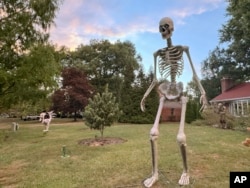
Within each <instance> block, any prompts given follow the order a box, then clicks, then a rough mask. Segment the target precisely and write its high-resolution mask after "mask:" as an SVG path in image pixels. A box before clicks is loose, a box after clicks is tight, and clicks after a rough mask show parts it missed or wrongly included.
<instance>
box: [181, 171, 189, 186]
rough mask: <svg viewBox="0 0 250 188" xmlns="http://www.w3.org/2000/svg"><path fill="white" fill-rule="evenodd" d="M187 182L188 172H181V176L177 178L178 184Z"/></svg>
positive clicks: (186, 183)
mask: <svg viewBox="0 0 250 188" xmlns="http://www.w3.org/2000/svg"><path fill="white" fill-rule="evenodd" d="M188 184H189V175H188V173H185V172H183V173H182V175H181V178H180V179H179V185H188Z"/></svg>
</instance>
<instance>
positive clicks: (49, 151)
mask: <svg viewBox="0 0 250 188" xmlns="http://www.w3.org/2000/svg"><path fill="white" fill-rule="evenodd" d="M11 121H12V120H8V121H3V120H2V119H0V187H3V188H4V187H6V188H7V187H8V188H9V187H11V188H16V187H22V188H58V187H60V188H109V187H110V188H127V187H136V188H137V187H138V188H139V187H142V185H141V182H142V180H143V179H145V178H146V177H148V176H149V175H150V173H151V149H150V143H149V130H150V128H151V125H134V124H115V125H114V126H111V127H108V128H106V129H105V131H104V136H106V137H119V138H123V139H125V140H127V142H125V143H122V144H115V145H107V146H98V147H90V146H85V145H79V144H78V141H79V140H82V139H85V138H94V137H95V135H100V133H99V132H98V131H96V130H90V129H89V128H87V127H86V126H85V125H84V123H83V122H80V121H78V122H72V121H71V120H64V121H62V120H57V119H55V120H52V124H51V126H50V132H49V133H48V134H47V135H43V133H42V130H43V126H42V125H41V124H40V123H38V122H35V121H29V122H28V121H27V122H24V121H21V120H19V124H20V129H19V130H18V131H17V132H12V131H11V130H10V125H11ZM177 130H178V124H173V123H170V124H165V123H164V124H161V125H160V137H159V141H158V144H159V172H160V179H159V181H158V182H157V183H156V184H155V185H154V186H153V187H155V188H161V187H169V188H175V187H179V186H178V184H177V182H178V179H179V176H180V175H181V173H182V161H181V156H180V153H179V148H178V145H177V143H176V133H177ZM185 130H186V135H187V142H188V151H187V153H188V163H189V168H190V176H191V184H190V185H189V186H186V187H193V188H228V187H229V172H230V171H249V170H250V147H246V146H243V145H242V143H241V142H242V141H244V140H245V139H246V138H247V137H250V134H249V133H247V132H238V131H232V130H222V129H218V128H212V127H207V126H193V125H189V124H187V125H186V129H185ZM63 145H66V154H68V155H70V156H69V157H62V146H63Z"/></svg>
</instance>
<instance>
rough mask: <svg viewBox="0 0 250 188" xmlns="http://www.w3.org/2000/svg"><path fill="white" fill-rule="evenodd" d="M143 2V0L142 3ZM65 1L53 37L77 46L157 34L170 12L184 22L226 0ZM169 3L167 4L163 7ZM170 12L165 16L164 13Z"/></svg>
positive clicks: (176, 19)
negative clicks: (146, 33)
mask: <svg viewBox="0 0 250 188" xmlns="http://www.w3.org/2000/svg"><path fill="white" fill-rule="evenodd" d="M141 1H143V2H141ZM141 1H140V0H139V1H129V0H119V2H118V1H117V0H109V1H106V0H91V1H89V0H64V4H63V5H62V6H61V8H60V11H59V12H58V17H57V18H56V20H55V22H56V27H52V28H51V39H52V40H53V41H55V42H56V43H57V44H59V45H66V46H69V47H70V48H71V49H74V48H75V47H77V46H78V45H79V44H85V43H86V42H88V41H89V40H90V39H93V38H95V39H98V38H100V39H101V38H106V39H111V40H116V39H125V38H128V37H131V36H136V35H138V34H140V33H145V32H149V33H157V32H158V26H157V25H158V21H159V20H160V18H161V17H163V16H169V15H171V16H172V17H173V19H174V20H175V22H176V24H177V25H178V24H179V25H182V24H185V19H187V18H188V17H189V16H192V15H199V14H203V13H205V12H206V11H210V10H213V9H215V8H217V7H218V6H219V5H220V4H221V3H222V2H223V0H203V1H200V0H189V1H183V0H176V1H174V3H173V2H171V3H172V4H169V3H168V4H166V2H165V0H156V1H154V2H153V3H152V4H150V2H147V3H148V4H147V6H146V8H145V9H144V8H143V7H145V6H141V5H142V3H144V4H145V2H144V0H141ZM162 4H164V5H165V4H166V6H160V5H162ZM166 12H167V13H168V15H164V14H165V13H166Z"/></svg>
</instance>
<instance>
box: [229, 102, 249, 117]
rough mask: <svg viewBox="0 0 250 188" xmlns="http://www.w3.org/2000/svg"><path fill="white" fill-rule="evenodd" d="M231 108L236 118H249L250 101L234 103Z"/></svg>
mask: <svg viewBox="0 0 250 188" xmlns="http://www.w3.org/2000/svg"><path fill="white" fill-rule="evenodd" d="M229 108H230V109H229V110H230V112H231V113H232V114H233V115H234V116H248V115H249V112H250V99H248V100H238V101H233V102H232V103H231V104H230V107H229Z"/></svg>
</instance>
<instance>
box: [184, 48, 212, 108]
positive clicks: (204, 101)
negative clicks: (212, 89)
mask: <svg viewBox="0 0 250 188" xmlns="http://www.w3.org/2000/svg"><path fill="white" fill-rule="evenodd" d="M183 50H184V52H185V53H186V54H187V57H188V61H189V63H190V65H191V68H192V72H193V78H194V80H195V81H196V83H197V85H198V88H199V90H200V92H201V97H200V103H201V104H202V106H201V109H200V112H201V111H202V110H203V109H205V108H207V105H208V102H207V97H206V92H205V90H204V88H203V86H202V85H201V82H200V79H199V78H198V76H197V74H196V71H195V68H194V65H193V63H192V60H191V56H190V53H189V47H188V46H183Z"/></svg>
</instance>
